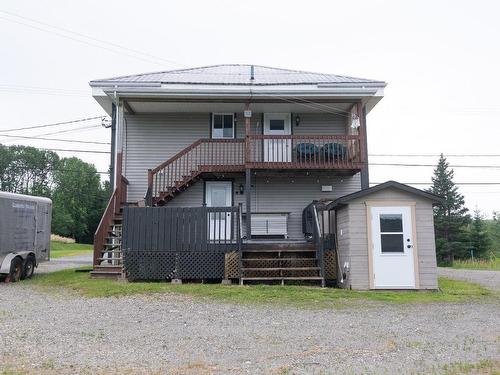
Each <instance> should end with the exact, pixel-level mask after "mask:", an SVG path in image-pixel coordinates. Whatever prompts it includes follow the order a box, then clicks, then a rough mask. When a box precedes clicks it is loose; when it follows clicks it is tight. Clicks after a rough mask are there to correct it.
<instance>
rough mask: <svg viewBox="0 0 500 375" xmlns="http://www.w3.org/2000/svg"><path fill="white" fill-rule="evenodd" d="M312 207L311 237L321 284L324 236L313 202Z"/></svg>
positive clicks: (323, 273) (323, 265) (323, 274)
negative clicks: (314, 246)
mask: <svg viewBox="0 0 500 375" xmlns="http://www.w3.org/2000/svg"><path fill="white" fill-rule="evenodd" d="M311 208H312V211H313V212H312V213H313V215H312V216H313V219H314V225H313V228H314V229H313V239H314V242H315V245H316V255H317V258H318V261H319V267H320V276H321V277H322V278H323V284H324V279H325V257H324V255H325V251H324V250H325V249H324V245H325V241H324V236H323V232H322V230H321V225H320V224H319V219H318V209H317V208H316V204H315V203H314V202H313V203H312V204H311Z"/></svg>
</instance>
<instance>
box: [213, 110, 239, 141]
mask: <svg viewBox="0 0 500 375" xmlns="http://www.w3.org/2000/svg"><path fill="white" fill-rule="evenodd" d="M216 115H219V116H231V118H232V121H231V123H232V124H233V134H232V136H231V137H224V136H222V137H215V136H214V124H215V116H216ZM222 132H223V133H224V120H223V121H222ZM234 136H235V126H234V113H233V112H213V113H212V124H211V126H210V137H211V138H212V139H234Z"/></svg>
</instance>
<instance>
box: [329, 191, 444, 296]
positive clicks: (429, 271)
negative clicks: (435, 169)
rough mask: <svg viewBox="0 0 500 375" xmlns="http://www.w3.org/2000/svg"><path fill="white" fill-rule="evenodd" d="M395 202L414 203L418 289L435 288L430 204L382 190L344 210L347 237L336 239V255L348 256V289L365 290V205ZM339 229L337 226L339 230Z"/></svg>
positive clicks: (366, 246)
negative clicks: (349, 268) (368, 203)
mask: <svg viewBox="0 0 500 375" xmlns="http://www.w3.org/2000/svg"><path fill="white" fill-rule="evenodd" d="M376 200H380V201H387V200H398V201H408V202H416V206H415V219H416V231H417V243H416V246H417V253H418V270H419V278H420V289H436V288H437V286H438V285H437V265H436V247H435V239H434V219H433V212H432V204H431V202H430V201H429V200H427V199H424V198H420V197H417V196H415V195H413V194H409V193H406V192H402V191H400V190H396V189H386V190H383V191H379V192H376V193H373V194H370V195H369V196H367V197H363V198H359V199H355V200H353V201H351V202H349V204H348V206H347V207H345V208H342V209H341V210H339V212H341V211H343V210H346V211H348V213H347V215H346V216H348V218H349V220H348V225H347V227H348V236H346V237H345V238H344V239H342V238H341V237H342V236H340V235H339V247H341V250H340V254H344V253H345V254H348V257H349V259H350V265H351V272H350V273H349V280H348V286H350V287H352V288H353V289H368V288H369V280H368V278H369V274H368V237H367V218H366V203H365V202H366V201H376ZM342 225H345V224H341V223H337V228H338V229H339V228H340V227H341V226H342Z"/></svg>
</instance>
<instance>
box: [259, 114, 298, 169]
mask: <svg viewBox="0 0 500 375" xmlns="http://www.w3.org/2000/svg"><path fill="white" fill-rule="evenodd" d="M291 129H292V128H291V123H290V113H264V135H290V134H291V132H292V130H291ZM263 147H264V161H265V162H275V163H276V162H277V163H280V162H281V163H283V162H290V161H292V142H291V140H290V139H265V140H264V145H263Z"/></svg>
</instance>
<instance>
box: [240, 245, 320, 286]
mask: <svg viewBox="0 0 500 375" xmlns="http://www.w3.org/2000/svg"><path fill="white" fill-rule="evenodd" d="M285 281H311V282H321V284H322V285H323V283H324V278H323V277H322V276H321V269H320V266H319V259H318V258H317V256H316V248H315V246H314V244H312V243H307V242H300V243H262V244H257V243H256V244H249V243H247V244H245V245H243V248H242V257H241V278H240V284H241V285H243V284H244V283H245V282H280V283H281V284H282V285H284V284H285Z"/></svg>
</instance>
